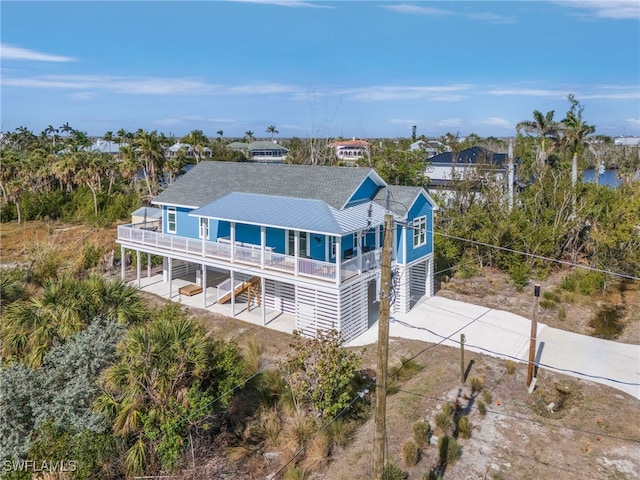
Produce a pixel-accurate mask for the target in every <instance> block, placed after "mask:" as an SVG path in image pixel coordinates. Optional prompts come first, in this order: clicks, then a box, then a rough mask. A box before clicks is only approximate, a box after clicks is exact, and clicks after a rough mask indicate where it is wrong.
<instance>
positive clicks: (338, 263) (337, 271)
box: [118, 224, 380, 285]
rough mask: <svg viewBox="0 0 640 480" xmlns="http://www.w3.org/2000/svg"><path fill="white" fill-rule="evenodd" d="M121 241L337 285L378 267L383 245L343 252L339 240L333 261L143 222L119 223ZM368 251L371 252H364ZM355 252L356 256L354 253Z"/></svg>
mask: <svg viewBox="0 0 640 480" xmlns="http://www.w3.org/2000/svg"><path fill="white" fill-rule="evenodd" d="M118 243H120V244H121V245H122V246H123V247H125V248H130V249H134V250H139V251H144V252H146V253H151V254H154V255H163V254H166V255H168V256H170V255H171V254H173V255H176V254H179V255H181V256H183V257H185V256H186V257H189V260H190V261H193V262H195V263H206V261H207V260H211V261H213V262H216V263H223V264H228V265H229V266H231V265H239V266H248V267H252V268H255V269H256V273H259V270H272V271H275V272H280V273H285V274H289V275H292V276H296V277H298V276H300V277H311V278H314V279H318V280H323V281H327V282H333V283H335V284H337V285H339V284H340V283H342V282H344V281H346V280H349V279H351V278H353V277H355V276H357V275H360V274H362V273H364V272H367V271H369V270H372V269H374V268H377V267H378V266H379V263H380V248H378V247H377V246H376V247H369V248H368V249H365V248H361V249H357V250H356V252H355V255H354V252H353V250H352V249H347V251H346V252H343V251H342V249H341V248H340V240H339V239H338V240H337V248H336V251H338V252H341V254H340V255H337V256H336V258H334V261H333V262H328V261H322V260H315V259H312V258H305V257H304V256H303V255H300V254H299V252H298V249H297V248H296V249H295V251H294V254H293V255H290V254H285V253H277V252H276V251H274V248H273V247H271V246H268V245H266V242H265V241H264V235H263V241H262V242H261V244H252V243H246V242H238V241H235V239H234V238H233V236H231V238H218V239H216V240H215V241H209V240H205V239H197V238H190V237H183V236H178V235H173V234H165V233H162V232H159V231H155V230H153V229H148V228H146V226H145V225H144V224H128V225H120V226H118ZM365 250H368V251H365ZM352 255H353V256H352Z"/></svg>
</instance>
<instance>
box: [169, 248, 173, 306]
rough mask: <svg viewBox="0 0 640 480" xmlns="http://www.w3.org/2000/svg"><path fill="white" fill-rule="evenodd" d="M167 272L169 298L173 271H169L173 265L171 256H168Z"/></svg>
mask: <svg viewBox="0 0 640 480" xmlns="http://www.w3.org/2000/svg"><path fill="white" fill-rule="evenodd" d="M168 263H169V265H168V274H169V298H171V295H172V293H171V287H172V285H173V278H172V277H173V272H172V271H171V269H172V267H173V258H171V257H169V258H168Z"/></svg>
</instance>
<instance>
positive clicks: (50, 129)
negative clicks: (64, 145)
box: [44, 125, 59, 149]
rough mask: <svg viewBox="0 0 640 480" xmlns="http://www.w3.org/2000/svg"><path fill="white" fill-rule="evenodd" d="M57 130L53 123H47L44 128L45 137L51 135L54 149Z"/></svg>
mask: <svg viewBox="0 0 640 480" xmlns="http://www.w3.org/2000/svg"><path fill="white" fill-rule="evenodd" d="M58 132H59V130H58V129H57V128H55V127H54V126H53V125H49V126H48V127H47V128H45V129H44V134H45V135H46V136H47V137H48V136H49V135H51V141H52V143H53V148H54V149H55V148H56V140H57V139H58Z"/></svg>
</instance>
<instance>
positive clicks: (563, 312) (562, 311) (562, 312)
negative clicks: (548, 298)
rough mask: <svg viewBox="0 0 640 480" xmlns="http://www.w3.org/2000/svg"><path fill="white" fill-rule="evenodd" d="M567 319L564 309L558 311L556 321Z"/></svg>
mask: <svg viewBox="0 0 640 480" xmlns="http://www.w3.org/2000/svg"><path fill="white" fill-rule="evenodd" d="M565 318H567V310H566V309H565V308H564V307H560V308H559V309H558V319H560V320H564V319H565Z"/></svg>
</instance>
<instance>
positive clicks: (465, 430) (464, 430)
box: [457, 415, 471, 438]
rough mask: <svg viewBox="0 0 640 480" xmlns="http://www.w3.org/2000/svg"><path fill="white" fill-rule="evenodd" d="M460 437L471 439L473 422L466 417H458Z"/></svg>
mask: <svg viewBox="0 0 640 480" xmlns="http://www.w3.org/2000/svg"><path fill="white" fill-rule="evenodd" d="M457 426H458V435H459V436H460V437H461V438H471V422H470V421H469V417H467V416H466V415H464V416H461V417H458V421H457Z"/></svg>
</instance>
